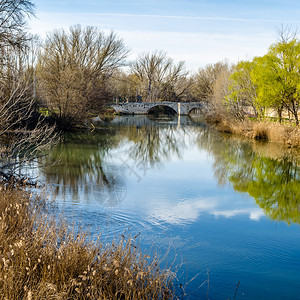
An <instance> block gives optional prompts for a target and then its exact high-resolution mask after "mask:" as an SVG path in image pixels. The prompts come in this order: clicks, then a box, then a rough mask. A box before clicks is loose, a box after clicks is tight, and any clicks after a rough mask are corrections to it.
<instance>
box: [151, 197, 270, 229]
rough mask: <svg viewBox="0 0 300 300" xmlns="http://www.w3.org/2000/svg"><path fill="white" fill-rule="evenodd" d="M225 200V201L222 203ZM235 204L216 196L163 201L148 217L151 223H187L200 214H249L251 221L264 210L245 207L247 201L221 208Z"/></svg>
mask: <svg viewBox="0 0 300 300" xmlns="http://www.w3.org/2000/svg"><path fill="white" fill-rule="evenodd" d="M224 202H225V203H224ZM224 204H225V205H228V204H229V205H230V206H231V207H232V206H233V205H237V203H226V201H224V199H222V201H220V199H216V198H203V199H191V200H187V201H182V202H179V203H177V204H175V205H174V204H172V203H165V204H164V205H163V206H162V207H159V208H158V209H152V210H151V211H150V213H149V219H150V221H151V222H152V223H157V222H161V221H162V222H166V223H169V224H177V225H182V224H187V223H191V222H194V221H196V220H197V219H198V218H199V217H200V216H201V215H202V214H210V215H213V216H215V217H217V218H218V217H225V218H233V217H235V216H240V215H249V219H250V220H252V221H259V220H260V219H261V218H262V217H263V216H264V212H263V210H262V209H260V208H257V207H251V206H250V207H247V206H248V203H247V202H245V203H243V202H242V203H240V204H239V205H241V204H242V205H243V206H246V207H243V208H236V209H226V208H224V209H222V206H224Z"/></svg>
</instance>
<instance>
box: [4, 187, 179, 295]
mask: <svg viewBox="0 0 300 300" xmlns="http://www.w3.org/2000/svg"><path fill="white" fill-rule="evenodd" d="M0 199H1V203H0V216H1V217H0V243H1V245H0V257H1V264H0V293H1V295H2V297H3V298H4V299H11V300H13V299H49V298H50V297H51V298H53V299H54V298H55V299H158V298H161V299H169V298H172V297H173V296H174V295H173V287H172V284H171V280H172V278H171V276H170V272H169V270H164V271H161V270H160V269H159V266H158V261H157V259H156V258H153V259H150V257H149V256H147V255H143V254H142V253H141V252H140V250H139V249H138V247H137V246H136V243H135V240H134V239H130V240H126V239H125V238H124V240H121V241H119V242H117V243H111V244H109V245H104V244H103V243H102V241H101V240H100V239H99V240H98V241H96V242H91V241H90V240H89V236H88V234H87V233H85V232H84V231H81V232H79V233H78V231H76V233H75V232H73V231H72V230H70V229H69V227H68V225H67V224H65V223H64V221H63V220H60V219H57V218H55V219H53V218H52V217H49V216H47V210H48V209H49V208H48V205H49V204H48V203H47V201H46V200H44V198H43V197H41V196H33V195H32V194H30V193H29V192H26V191H24V190H21V189H19V188H7V187H4V186H2V185H1V186H0Z"/></svg>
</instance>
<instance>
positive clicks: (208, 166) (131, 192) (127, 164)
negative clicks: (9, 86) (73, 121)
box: [38, 116, 300, 299]
mask: <svg viewBox="0 0 300 300" xmlns="http://www.w3.org/2000/svg"><path fill="white" fill-rule="evenodd" d="M299 157H300V152H299V151H296V150H293V149H290V148H285V147H283V146H280V145H277V144H271V143H261V142H255V141H247V140H245V139H241V138H238V137H234V136H230V135H228V134H222V133H219V132H217V131H215V130H214V129H212V128H209V127H208V126H206V124H205V123H204V122H203V121H202V120H201V118H196V119H191V118H189V117H181V118H178V117H177V116H175V117H166V116H165V117H162V118H157V119H155V118H152V119H151V118H148V117H146V116H135V117H132V116H128V117H125V116H124V117H116V118H115V119H114V120H113V121H111V122H107V123H101V128H100V129H98V130H95V131H94V132H82V133H80V134H79V133H77V134H70V135H68V136H66V137H65V139H64V142H63V143H61V144H60V145H59V146H58V147H56V148H54V149H52V150H51V151H50V152H49V154H48V156H46V157H45V158H43V160H42V161H41V163H42V164H41V166H40V167H39V169H38V172H39V174H38V176H39V178H40V180H41V181H42V182H43V183H45V184H46V185H47V187H48V188H49V191H51V195H55V199H56V203H57V206H58V209H59V212H60V213H63V214H64V215H65V217H66V218H67V220H68V221H69V222H70V223H73V222H75V224H76V225H79V224H80V225H82V226H83V227H84V228H86V229H88V230H89V232H90V233H91V236H92V237H97V236H99V235H100V234H101V235H102V239H103V240H104V241H107V242H108V241H111V240H112V239H113V238H114V239H119V238H120V237H121V235H126V236H128V237H129V236H130V237H132V238H134V237H136V236H137V237H136V238H135V239H136V242H137V244H139V245H140V247H141V249H142V251H143V252H144V253H149V254H150V255H154V254H155V253H157V255H159V256H160V257H161V259H162V262H161V264H162V266H170V265H171V267H172V270H173V271H174V272H175V274H176V276H177V279H176V280H175V284H176V287H177V292H178V293H180V292H181V293H182V294H181V295H184V294H186V295H187V296H186V297H187V298H188V299H199V298H200V299H201V298H202V299H207V298H209V299H228V298H230V299H300V226H299V224H300V167H299V162H300V159H299ZM180 284H181V285H182V288H181V287H180Z"/></svg>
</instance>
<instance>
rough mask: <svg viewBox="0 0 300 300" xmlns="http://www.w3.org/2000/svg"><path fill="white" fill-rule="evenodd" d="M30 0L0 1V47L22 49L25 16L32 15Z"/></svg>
mask: <svg viewBox="0 0 300 300" xmlns="http://www.w3.org/2000/svg"><path fill="white" fill-rule="evenodd" d="M33 7H34V5H33V3H32V2H31V1H30V0H0V47H4V46H13V47H22V46H23V44H24V40H26V39H27V36H26V32H25V31H24V27H25V25H26V18H25V17H26V16H30V15H33Z"/></svg>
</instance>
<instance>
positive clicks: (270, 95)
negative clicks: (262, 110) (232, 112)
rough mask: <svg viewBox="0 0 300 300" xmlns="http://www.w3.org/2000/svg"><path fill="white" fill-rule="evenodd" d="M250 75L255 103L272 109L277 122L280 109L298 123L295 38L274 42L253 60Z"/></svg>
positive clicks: (299, 65) (299, 60)
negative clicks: (255, 89) (254, 89)
mask: <svg viewBox="0 0 300 300" xmlns="http://www.w3.org/2000/svg"><path fill="white" fill-rule="evenodd" d="M255 62H256V65H255V67H254V68H253V71H252V78H253V81H254V83H255V84H256V85H257V87H258V93H257V102H258V103H260V104H261V105H263V106H266V107H273V108H276V109H277V111H278V115H279V120H280V121H281V113H282V110H283V108H285V109H287V110H288V111H289V112H290V113H291V114H292V115H293V116H294V119H295V122H296V124H297V125H298V124H299V119H298V110H299V105H300V84H299V82H300V73H299V72H300V44H299V42H298V41H297V40H296V39H293V40H285V39H283V40H282V41H280V42H277V43H275V44H274V45H272V46H271V47H270V48H269V51H268V53H267V54H266V55H265V56H263V57H259V58H256V59H255Z"/></svg>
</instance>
